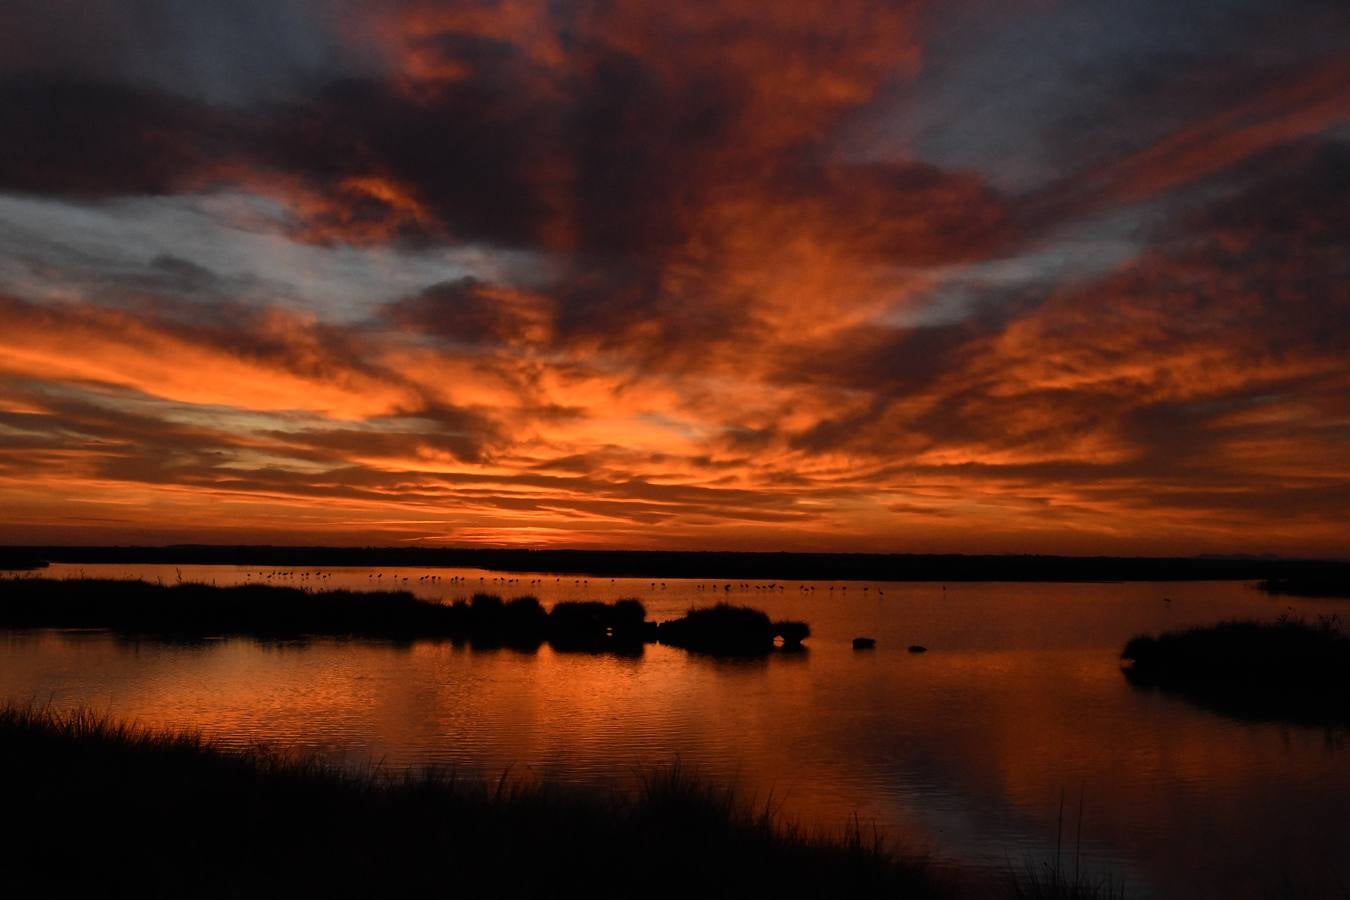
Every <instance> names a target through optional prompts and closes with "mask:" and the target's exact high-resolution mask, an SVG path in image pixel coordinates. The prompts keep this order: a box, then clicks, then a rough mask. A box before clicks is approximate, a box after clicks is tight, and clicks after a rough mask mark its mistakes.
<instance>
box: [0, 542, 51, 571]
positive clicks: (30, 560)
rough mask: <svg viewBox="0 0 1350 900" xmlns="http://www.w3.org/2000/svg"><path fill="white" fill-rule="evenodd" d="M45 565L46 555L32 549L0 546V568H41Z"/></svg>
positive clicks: (13, 569) (10, 569) (14, 569)
mask: <svg viewBox="0 0 1350 900" xmlns="http://www.w3.org/2000/svg"><path fill="white" fill-rule="evenodd" d="M46 566H47V557H46V556H45V555H44V554H42V553H36V552H34V551H32V550H21V549H17V548H14V547H0V570H8V571H11V572H12V571H16V570H20V571H21V570H24V569H42V568H46Z"/></svg>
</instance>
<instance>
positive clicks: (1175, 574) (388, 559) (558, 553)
mask: <svg viewBox="0 0 1350 900" xmlns="http://www.w3.org/2000/svg"><path fill="white" fill-rule="evenodd" d="M6 552H14V553H23V554H27V555H29V556H36V557H38V558H40V559H45V560H49V561H51V562H63V563H91V564H92V563H161V564H177V565H211V564H215V565H253V566H309V567H317V566H438V567H446V568H481V569H492V570H496V571H503V572H554V573H558V574H569V575H572V574H575V575H592V576H606V577H614V578H617V577H640V578H718V579H735V578H741V579H746V578H753V579H770V580H813V579H818V580H826V579H830V580H859V581H1197V580H1202V581H1209V580H1213V581H1224V580H1229V581H1231V580H1241V581H1256V580H1261V579H1273V578H1290V577H1294V576H1300V577H1312V576H1316V577H1333V576H1335V577H1340V578H1342V579H1345V580H1350V562H1345V561H1318V560H1297V559H1272V558H1265V557H1260V558H1245V557H1108V556H987V555H986V556H972V555H962V554H949V555H930V554H874V553H716V552H692V551H690V552H684V551H645V550H615V551H599V550H521V549H490V548H460V549H454V548H445V549H433V548H424V547H271V546H215V545H212V546H205V545H178V546H169V547H37V546H34V547H14V548H11V549H10V550H7V551H6Z"/></svg>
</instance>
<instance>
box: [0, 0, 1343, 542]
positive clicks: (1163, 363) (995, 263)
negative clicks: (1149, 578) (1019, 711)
mask: <svg viewBox="0 0 1350 900" xmlns="http://www.w3.org/2000/svg"><path fill="white" fill-rule="evenodd" d="M151 6H152V5H136V4H132V5H131V6H130V7H128V6H127V5H125V4H122V3H117V2H111V0H92V2H91V0H83V2H78V3H77V2H73V0H69V2H68V0H18V2H13V3H7V4H6V7H5V10H4V11H3V12H0V136H2V137H0V509H3V511H4V512H3V515H2V516H0V542H5V543H24V544H32V543H77V544H84V543H166V542H230V543H268V542H271V543H295V544H360V545H374V544H391V545H392V544H407V543H414V544H418V545H425V546H439V545H475V544H487V545H525V546H549V547H552V546H564V547H595V548H602V547H604V548H671V549H754V550H779V549H781V550H840V551H846V550H848V551H852V550H861V551H887V552H890V551H896V552H946V551H958V552H974V553H990V552H1045V553H1088V552H1091V553H1121V554H1136V553H1167V554H1174V553H1178V554H1190V553H1208V552H1225V553H1229V552H1276V553H1284V554H1295V555H1329V556H1345V555H1347V554H1350V537H1348V536H1347V535H1350V531H1347V529H1346V527H1345V526H1346V517H1345V509H1346V507H1347V505H1350V63H1347V61H1346V60H1347V59H1350V46H1347V44H1350V7H1347V6H1346V4H1344V3H1330V2H1325V3H1324V2H1310V3H1304V4H1298V5H1297V7H1296V8H1281V7H1280V6H1279V5H1276V4H1272V3H1268V2H1267V3H1258V2H1232V3H1228V4H1213V5H1211V4H1206V5H1197V4H1175V3H1160V2H1153V0H1148V2H1142V3H1131V4H1119V3H1108V2H1105V0H1100V2H1099V0H1091V2H1087V3H1080V4H1064V3H1044V2H1035V3H1032V2H992V0H958V2H948V3H936V2H933V3H926V2H912V3H903V2H902V3H893V2H877V3H873V2H866V0H836V2H833V3H828V4H793V3H788V4H774V3H753V4H752V3H736V2H726V0H723V2H685V3H676V4H659V3H643V2H627V0H619V2H613V3H577V4H559V3H544V2H537V3H536V2H525V0H502V2H466V3H453V2H431V0H426V2H420V0H407V2H402V0H379V2H363V3H356V2H346V0H332V2H321V0H285V2H275V0H269V2H261V0H257V2H255V0H245V2H239V3H235V4H221V5H218V6H215V8H214V9H215V11H211V10H209V9H208V8H207V6H206V5H198V4H181V5H162V6H160V7H159V8H156V9H154V10H153V12H146V11H145V10H146V9H149V8H150V7H151ZM1201 7H1203V8H1201Z"/></svg>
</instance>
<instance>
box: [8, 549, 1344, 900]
mask: <svg viewBox="0 0 1350 900" xmlns="http://www.w3.org/2000/svg"><path fill="white" fill-rule="evenodd" d="M270 571H271V570H267V569H263V570H259V569H256V568H243V567H229V566H182V567H179V568H175V567H173V566H140V565H138V566H54V567H52V569H50V570H48V571H47V572H46V573H45V574H47V575H51V576H55V577H62V576H67V575H78V574H81V573H82V574H85V575H89V576H100V577H101V576H137V577H145V578H149V579H151V580H154V579H156V578H159V579H162V580H164V581H165V582H166V583H171V582H173V581H174V580H176V579H177V578H179V577H181V578H183V579H192V580H201V581H207V582H211V581H214V582H216V583H218V584H228V583H235V582H242V581H258V580H268V579H267V575H268V574H269V572H270ZM306 571H308V572H310V573H313V572H315V571H316V570H306ZM376 575H379V576H381V577H378V578H377V577H375V576H376ZM431 575H435V576H439V577H440V580H439V581H431V580H429V579H428V578H427V576H431ZM452 578H458V579H464V580H463V581H456V582H454V583H451V579H452ZM405 579H406V581H405ZM419 579H421V580H419ZM480 579H481V581H480ZM271 580H272V581H273V582H274V583H288V584H309V585H313V586H323V587H354V588H362V589H364V588H370V587H372V586H381V587H389V586H391V584H392V585H393V586H396V587H400V588H403V587H406V588H408V589H410V590H413V591H415V592H416V593H418V594H421V595H423V596H427V597H450V598H452V597H457V596H464V595H467V594H469V593H471V592H473V591H476V590H489V591H492V592H496V593H501V594H504V595H506V596H515V595H518V594H523V593H532V594H535V595H536V596H538V597H539V598H540V599H541V600H543V601H544V603H545V604H546V605H551V604H552V603H553V602H556V601H558V600H573V599H589V598H598V599H606V600H610V599H617V598H620V597H628V596H637V597H639V598H641V599H642V600H643V601H644V603H645V604H646V606H647V609H648V615H649V616H650V617H653V618H664V617H671V616H675V615H678V614H680V613H681V612H683V611H684V610H685V609H687V608H688V607H689V606H691V605H706V604H709V603H711V602H714V601H716V600H722V599H728V600H732V601H734V602H738V603H746V604H750V605H753V606H757V607H760V608H762V609H765V610H767V611H769V612H770V613H771V614H772V615H773V616H774V617H775V618H798V619H804V620H806V621H808V622H810V623H811V626H812V629H813V632H814V634H813V636H812V638H811V639H810V641H809V642H808V643H809V647H810V650H809V652H808V653H805V654H800V655H780V656H775V657H771V658H769V659H766V660H758V661H748V662H747V661H738V662H728V661H717V660H710V659H707V658H702V657H698V656H692V655H689V654H687V653H684V652H683V651H680V650H675V649H671V648H665V647H660V646H649V647H648V648H647V649H646V651H645V652H644V653H643V654H642V656H641V657H640V658H621V657H615V656H606V655H590V654H564V653H555V652H553V651H552V650H550V649H549V648H548V647H543V648H541V649H540V650H539V651H538V652H535V653H520V652H515V651H510V650H500V651H474V650H472V649H469V648H467V647H455V646H452V645H451V644H448V643H416V644H413V645H411V646H407V647H397V646H389V645H385V644H378V643H360V642H341V641H326V640H325V641H314V642H310V643H308V644H303V645H302V644H264V643H258V642H255V641H252V640H246V639H229V640H221V641H217V642H212V643H210V644H208V645H206V646H204V647H182V646H167V645H163V644H160V643H156V642H150V641H139V642H128V641H123V640H118V639H115V638H113V637H111V636H108V635H106V634H99V633H71V632H36V633H26V634H16V633H0V693H3V694H4V695H5V696H6V697H7V698H11V699H13V698H17V699H22V700H28V699H36V700H38V701H40V702H48V701H50V702H52V703H53V704H54V705H56V706H58V707H68V706H74V705H80V704H83V705H87V706H91V707H93V708H95V709H97V710H101V711H103V710H106V711H108V712H111V713H113V714H114V715H116V716H118V717H120V718H130V719H136V720H138V721H140V722H141V723H143V724H146V725H151V726H174V727H181V726H186V727H190V728H197V729H200V730H202V731H204V732H206V733H208V734H209V735H211V736H213V737H215V738H217V739H218V740H220V741H222V742H224V743H228V744H231V745H238V746H250V745H255V744H259V743H262V744H267V745H271V746H278V747H283V748H295V749H299V750H303V751H307V752H312V753H317V754H320V755H322V756H324V757H325V758H327V759H330V760H332V761H335V762H340V763H342V764H345V765H353V766H363V765H368V764H370V763H371V762H374V763H377V764H380V765H383V766H385V767H390V768H398V767H404V766H421V765H426V764H436V765H453V766H455V767H456V768H457V769H458V770H459V771H460V772H462V773H472V774H478V775H481V776H483V777H496V776H498V775H500V773H501V772H503V771H505V770H506V769H508V767H509V768H510V770H511V771H512V772H513V773H515V774H516V775H518V776H522V777H532V776H537V777H545V778H549V779H553V780H557V781H561V782H565V783H568V784H578V785H591V786H614V787H617V788H620V789H621V788H622V787H623V786H624V785H628V784H631V782H632V779H633V778H634V777H635V775H636V774H637V772H638V771H640V770H641V768H642V767H644V766H653V765H662V764H667V763H670V762H672V761H673V760H676V759H678V760H680V761H681V763H682V764H684V765H688V766H691V767H692V768H694V769H696V770H698V771H700V772H702V773H704V774H705V775H708V776H710V777H712V778H715V779H717V780H719V781H735V782H736V783H737V784H738V785H739V786H740V787H741V789H742V790H743V792H744V793H745V794H747V795H749V796H754V797H757V798H758V799H759V800H760V801H767V800H768V799H769V798H770V797H771V798H772V800H773V802H774V803H775V804H777V805H778V806H779V807H781V809H782V811H783V812H784V814H785V815H787V816H788V817H789V818H793V819H796V820H798V821H801V822H804V823H807V824H808V825H811V826H813V827H819V828H824V829H842V828H843V827H844V826H845V824H846V823H847V822H848V821H850V819H851V818H852V816H853V815H855V814H856V815H857V816H858V817H859V819H860V820H861V822H862V823H863V824H864V825H867V824H869V823H875V824H876V825H877V827H878V828H880V829H881V830H882V832H883V833H884V834H885V835H886V836H887V837H888V838H889V839H890V840H892V841H893V842H895V843H898V844H900V845H902V846H904V847H906V848H908V849H910V850H917V851H923V852H927V853H930V854H931V855H933V856H935V857H937V858H939V859H951V860H956V861H959V862H960V863H961V864H963V865H965V866H967V867H977V868H979V869H980V870H982V871H984V872H986V873H1004V872H1006V871H1007V869H1008V867H1009V866H1010V865H1011V866H1012V867H1014V868H1020V867H1021V866H1022V865H1023V864H1024V861H1025V860H1026V859H1028V858H1034V859H1039V860H1048V859H1052V858H1053V856H1054V853H1055V847H1056V842H1057V835H1059V837H1060V840H1061V841H1062V844H1063V846H1064V848H1065V849H1064V850H1063V851H1062V852H1063V853H1064V856H1065V858H1066V859H1070V860H1071V859H1072V857H1073V854H1074V848H1075V847H1077V848H1078V856H1079V858H1080V860H1081V862H1080V864H1081V865H1082V866H1083V867H1084V868H1085V869H1089V870H1092V871H1110V872H1113V873H1114V874H1115V876H1116V877H1117V878H1118V879H1122V878H1123V879H1125V880H1126V881H1128V883H1129V884H1130V886H1131V887H1132V888H1134V889H1135V890H1136V892H1138V893H1141V894H1142V893H1149V894H1156V895H1157V896H1161V897H1190V896H1228V897H1257V896H1265V895H1268V894H1269V893H1270V892H1272V891H1274V890H1277V889H1278V888H1279V887H1280V886H1281V885H1282V884H1283V883H1285V882H1286V881H1288V880H1293V881H1295V882H1296V883H1298V884H1303V885H1309V884H1311V885H1312V886H1313V889H1314V891H1313V892H1314V893H1316V892H1320V891H1326V892H1331V891H1332V890H1333V888H1335V889H1339V891H1340V892H1343V891H1344V890H1345V886H1346V885H1350V864H1347V863H1345V862H1343V860H1346V859H1350V852H1348V851H1350V828H1347V826H1350V765H1348V763H1350V756H1348V755H1347V752H1348V750H1350V747H1348V746H1347V742H1346V739H1345V737H1346V736H1345V734H1344V733H1343V732H1339V731H1332V732H1328V731H1326V730H1323V729H1312V728H1301V727H1294V726H1285V725H1278V724H1268V723H1245V722H1240V721H1236V720H1233V719H1229V718H1226V717H1224V716H1221V715H1219V714H1215V713H1211V712H1207V711H1204V710H1201V709H1197V708H1196V707H1193V706H1191V705H1190V704H1189V703H1187V702H1186V701H1184V700H1181V699H1177V698H1173V697H1167V696H1163V695H1159V694H1157V693H1153V692H1147V691H1141V690H1137V689H1134V688H1131V687H1130V686H1129V685H1128V684H1127V683H1126V681H1125V679H1124V678H1123V677H1122V675H1121V673H1120V668H1119V662H1118V658H1117V657H1118V653H1119V651H1120V648H1121V647H1122V646H1123V644H1124V643H1125V641H1126V640H1127V639H1128V638H1130V637H1131V636H1133V635H1134V634H1137V633H1140V632H1149V631H1152V632H1156V631H1159V630H1164V629H1170V628H1177V627H1183V626H1187V625H1193V624H1208V623H1212V622H1215V621H1219V620H1221V619H1226V618H1238V617H1240V618H1264V619H1268V618H1272V617H1274V616H1276V615H1278V614H1279V613H1281V612H1283V611H1286V610H1288V609H1293V610H1294V611H1295V612H1297V613H1300V614H1302V615H1305V616H1307V617H1309V618H1314V617H1316V616H1318V615H1323V614H1328V613H1332V612H1342V613H1350V604H1348V603H1346V602H1344V601H1300V600H1293V599H1289V598H1270V597H1268V596H1266V595H1264V594H1262V593H1260V592H1258V591H1256V590H1254V589H1252V587H1251V586H1250V585H1245V584H1241V583H1233V582H1217V583H1186V584H1160V583H1136V584H952V585H947V586H946V587H945V588H944V586H942V585H940V584H903V583H886V584H877V583H873V584H860V583H851V584H848V585H844V584H842V583H835V584H832V583H829V582H788V583H783V584H777V585H773V586H770V583H768V582H746V583H744V585H745V586H742V583H740V582H737V583H735V584H734V585H733V586H732V589H731V590H727V589H726V585H727V584H728V583H727V582H712V581H707V580H704V581H694V580H689V581H680V580H671V579H667V580H665V582H664V586H662V584H663V583H662V582H661V581H660V580H657V581H656V582H655V583H653V580H652V579H616V580H613V581H611V580H610V579H607V578H606V579H595V578H592V579H589V580H585V579H580V578H577V577H575V576H571V577H557V576H551V575H550V576H544V575H517V576H501V575H494V574H493V573H489V572H480V571H476V570H436V569H408V570H395V569H385V570H374V569H326V570H323V575H322V577H320V576H316V575H314V574H311V575H309V576H308V577H305V578H301V577H300V576H299V575H292V576H285V577H281V576H276V577H273V578H272V579H271ZM1164 597H1168V598H1170V602H1164V601H1163V598H1164ZM858 635H869V636H872V637H875V638H876V639H877V649H876V650H874V651H865V652H855V651H853V650H852V649H851V647H850V641H851V639H852V638H853V637H855V636H858ZM910 644H922V645H925V646H927V647H929V648H930V652H928V653H925V654H918V655H915V654H910V653H908V652H907V651H906V648H907V647H908V646H909V645H910ZM1080 798H1081V804H1082V809H1083V815H1082V830H1081V833H1082V838H1081V844H1080V843H1079V842H1078V839H1077V833H1078V820H1079V815H1078V809H1079V803H1080ZM1061 803H1062V804H1063V824H1062V825H1061V824H1060V816H1061Z"/></svg>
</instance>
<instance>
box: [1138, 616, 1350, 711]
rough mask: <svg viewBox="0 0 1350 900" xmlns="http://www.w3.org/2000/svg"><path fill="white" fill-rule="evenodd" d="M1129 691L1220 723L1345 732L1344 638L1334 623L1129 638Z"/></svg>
mask: <svg viewBox="0 0 1350 900" xmlns="http://www.w3.org/2000/svg"><path fill="white" fill-rule="evenodd" d="M1121 658H1122V659H1124V660H1127V661H1128V662H1129V665H1127V666H1126V667H1125V668H1124V672H1125V676H1126V678H1127V679H1128V680H1129V681H1130V683H1131V684H1133V685H1135V686H1136V687H1141V688H1158V689H1161V690H1164V691H1168V692H1171V693H1176V694H1178V695H1180V696H1183V697H1185V698H1187V699H1189V700H1191V701H1193V702H1195V703H1197V704H1199V705H1202V706H1205V707H1206V708H1209V709H1213V710H1215V711H1217V712H1222V713H1225V714H1227V715H1231V716H1235V717H1239V718H1244V719H1256V720H1280V721H1288V722H1293V723H1296V724H1304V725H1317V726H1345V725H1350V636H1347V635H1346V634H1345V633H1344V631H1343V630H1342V628H1341V624H1340V620H1339V619H1338V618H1337V617H1335V616H1331V617H1325V618H1322V619H1321V620H1319V621H1318V622H1317V623H1315V624H1310V623H1308V622H1304V621H1302V620H1300V619H1295V618H1290V617H1288V616H1281V617H1280V618H1279V619H1277V620H1275V621H1273V622H1223V623H1220V624H1218V625H1212V626H1208V627H1204V628H1191V629H1188V630H1186V631H1177V632H1168V633H1166V634H1162V635H1160V636H1158V637H1152V636H1147V635H1141V636H1139V637H1136V638H1133V639H1132V640H1131V641H1130V642H1129V643H1128V644H1126V645H1125V649H1124V650H1123V651H1121Z"/></svg>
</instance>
